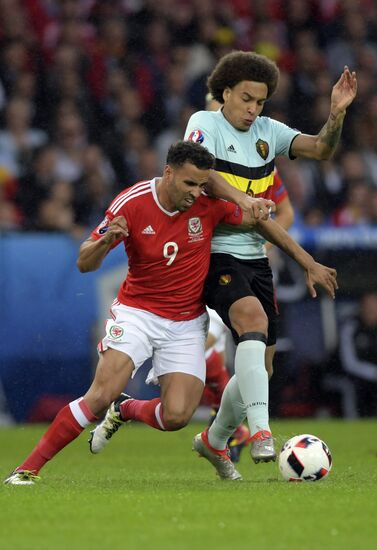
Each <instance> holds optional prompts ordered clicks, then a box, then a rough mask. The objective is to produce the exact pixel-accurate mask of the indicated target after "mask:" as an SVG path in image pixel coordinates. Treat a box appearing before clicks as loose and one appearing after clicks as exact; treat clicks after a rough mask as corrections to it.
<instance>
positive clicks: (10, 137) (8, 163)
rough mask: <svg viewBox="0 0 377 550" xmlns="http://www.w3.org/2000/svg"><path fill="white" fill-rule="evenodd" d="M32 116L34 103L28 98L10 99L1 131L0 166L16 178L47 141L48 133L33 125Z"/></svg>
mask: <svg viewBox="0 0 377 550" xmlns="http://www.w3.org/2000/svg"><path fill="white" fill-rule="evenodd" d="M32 117H33V105H32V104H31V103H30V102H29V101H28V100H27V99H23V98H21V97H14V98H12V99H10V100H9V102H8V104H7V106H6V109H5V127H4V129H3V130H1V131H0V166H1V167H2V168H3V169H5V170H7V171H8V172H9V173H10V174H11V175H12V176H13V177H16V178H17V177H19V176H21V175H22V174H23V172H24V171H25V166H26V164H27V163H28V162H29V160H30V158H31V156H32V154H33V151H34V150H35V149H37V148H38V147H41V146H42V145H44V144H45V143H46V142H47V134H46V133H45V132H44V131H42V130H39V129H38V128H33V127H32V126H31V123H32Z"/></svg>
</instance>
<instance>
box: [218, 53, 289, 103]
mask: <svg viewBox="0 0 377 550" xmlns="http://www.w3.org/2000/svg"><path fill="white" fill-rule="evenodd" d="M244 80H249V81H253V82H263V83H264V84H266V86H267V98H269V97H271V95H272V94H273V93H274V91H275V90H276V87H277V84H278V80H279V69H278V68H277V66H276V64H275V63H274V62H273V61H271V60H270V59H268V57H265V56H264V55H259V54H257V53H254V52H242V51H235V52H231V53H228V54H227V55H225V56H224V57H222V58H221V59H220V61H219V62H218V63H217V65H216V67H215V68H214V69H213V71H212V73H211V74H210V75H209V77H208V79H207V86H208V89H209V91H210V93H211V94H212V97H213V99H215V100H216V101H218V102H219V103H224V99H223V92H224V90H225V88H233V87H234V86H236V85H237V84H238V83H239V82H243V81H244Z"/></svg>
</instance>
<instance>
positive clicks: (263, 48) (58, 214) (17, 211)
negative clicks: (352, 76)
mask: <svg viewBox="0 0 377 550" xmlns="http://www.w3.org/2000/svg"><path fill="white" fill-rule="evenodd" d="M0 44H1V48H0V116H1V131H0V228H1V229H3V230H8V229H11V230H22V231H31V230H32V231H35V230H38V231H39V230H41V231H62V232H68V233H70V234H72V235H74V236H77V237H78V238H81V237H82V235H83V234H85V232H87V231H88V228H91V227H92V226H93V225H96V223H97V222H98V220H99V219H101V217H102V213H103V211H104V209H105V208H106V206H107V204H108V202H109V200H111V198H112V197H113V196H114V194H116V193H117V192H118V191H119V190H121V189H123V188H124V187H127V186H129V185H132V184H133V183H134V182H136V181H138V180H140V179H144V178H150V177H153V176H155V175H158V174H159V173H161V170H162V167H163V165H164V160H165V155H166V151H167V148H168V146H169V145H170V144H171V143H172V142H173V141H175V140H177V139H179V138H182V136H183V132H184V128H185V125H186V122H187V120H188V118H189V117H190V115H191V114H192V113H193V112H194V111H196V110H198V109H203V108H204V107H205V95H206V92H207V89H206V78H207V75H208V74H209V73H210V72H211V70H212V68H213V67H214V65H215V63H216V61H217V60H218V59H219V57H221V56H222V55H224V54H226V53H227V52H229V51H231V50H233V49H244V50H254V51H256V52H258V53H262V54H265V55H267V56H268V57H270V58H271V59H273V60H275V61H276V63H277V64H278V66H279V68H280V70H281V78H280V84H279V87H278V91H277V93H276V94H275V95H274V96H273V98H272V100H271V101H269V102H268V103H267V105H266V107H265V114H267V115H271V116H272V117H275V118H277V119H278V120H281V121H283V122H286V123H287V124H289V125H290V126H293V127H295V128H298V129H300V130H302V131H303V132H307V133H317V132H318V131H319V129H320V128H321V127H322V125H323V124H324V122H325V121H326V119H327V117H328V114H329V100H330V94H331V88H332V86H333V84H334V83H335V82H336V80H337V79H338V77H339V75H340V73H341V71H342V69H343V66H344V65H348V66H349V67H350V68H351V69H352V70H356V71H357V74H358V81H359V92H358V96H357V99H356V101H355V102H354V103H353V105H352V106H351V108H350V109H349V112H348V113H347V117H346V122H345V126H344V131H343V137H342V145H341V147H340V148H339V150H338V153H337V155H336V157H335V158H334V159H333V160H332V161H329V162H323V163H318V162H313V161H296V162H290V161H285V162H284V161H282V160H280V161H279V163H278V166H279V169H280V172H281V175H282V176H283V179H284V182H285V184H286V186H287V188H288V191H289V194H290V197H291V201H292V202H293V205H294V207H295V210H296V223H303V224H307V225H310V226H313V225H314V226H318V225H322V224H330V225H334V226H355V225H360V224H363V225H365V224H371V225H376V224H377V3H376V2H375V1H374V0H305V1H303V0H253V1H251V0H158V1H155V0H145V1H143V0H0Z"/></svg>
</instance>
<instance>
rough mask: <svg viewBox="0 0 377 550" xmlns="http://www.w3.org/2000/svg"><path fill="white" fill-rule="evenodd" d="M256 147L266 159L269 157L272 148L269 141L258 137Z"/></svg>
mask: <svg viewBox="0 0 377 550" xmlns="http://www.w3.org/2000/svg"><path fill="white" fill-rule="evenodd" d="M255 147H256V149H257V151H258V153H259V154H260V156H261V157H262V159H263V160H266V158H267V157H268V153H269V152H270V148H269V146H268V143H267V141H263V139H258V141H257V142H256V144H255Z"/></svg>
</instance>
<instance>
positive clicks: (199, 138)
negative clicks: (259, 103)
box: [184, 109, 299, 260]
mask: <svg viewBox="0 0 377 550" xmlns="http://www.w3.org/2000/svg"><path fill="white" fill-rule="evenodd" d="M298 134H299V132H298V131H297V130H293V129H292V128H290V127H289V126H286V125H285V124H283V123H282V122H278V121H277V120H273V119H271V118H269V117H262V116H260V117H257V119H256V120H255V121H254V123H253V124H252V125H251V126H250V128H249V130H248V131H247V132H242V131H240V130H236V128H234V127H233V126H232V125H231V124H230V123H229V122H228V121H227V120H226V118H225V117H224V115H223V113H222V111H221V109H220V110H219V111H198V112H197V113H195V114H193V115H192V116H191V118H190V120H189V122H188V125H187V128H186V132H185V137H184V139H187V140H190V141H195V142H197V143H201V144H202V145H203V146H204V147H206V148H207V149H208V150H209V151H210V153H212V154H213V155H214V156H215V158H216V166H215V168H216V171H217V172H218V173H219V174H220V175H221V176H223V178H224V179H226V181H227V182H228V183H230V185H232V186H233V187H236V188H237V189H241V190H242V191H244V192H245V193H248V194H250V195H252V196H255V197H262V198H267V199H268V198H271V195H272V189H273V185H274V174H275V157H277V156H281V155H283V156H289V155H290V147H291V144H292V141H293V139H294V138H295V137H296V136H297V135H298ZM264 243H265V240H264V239H263V237H261V236H260V235H259V234H258V233H257V232H256V231H251V230H250V229H246V228H243V227H232V226H230V225H225V224H221V225H218V226H217V228H216V229H215V231H214V234H213V238H212V247H211V252H212V253H215V252H219V253H223V254H231V255H232V256H235V257H236V258H241V259H245V260H248V259H249V260H253V259H259V258H263V257H264V256H265V247H264Z"/></svg>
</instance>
